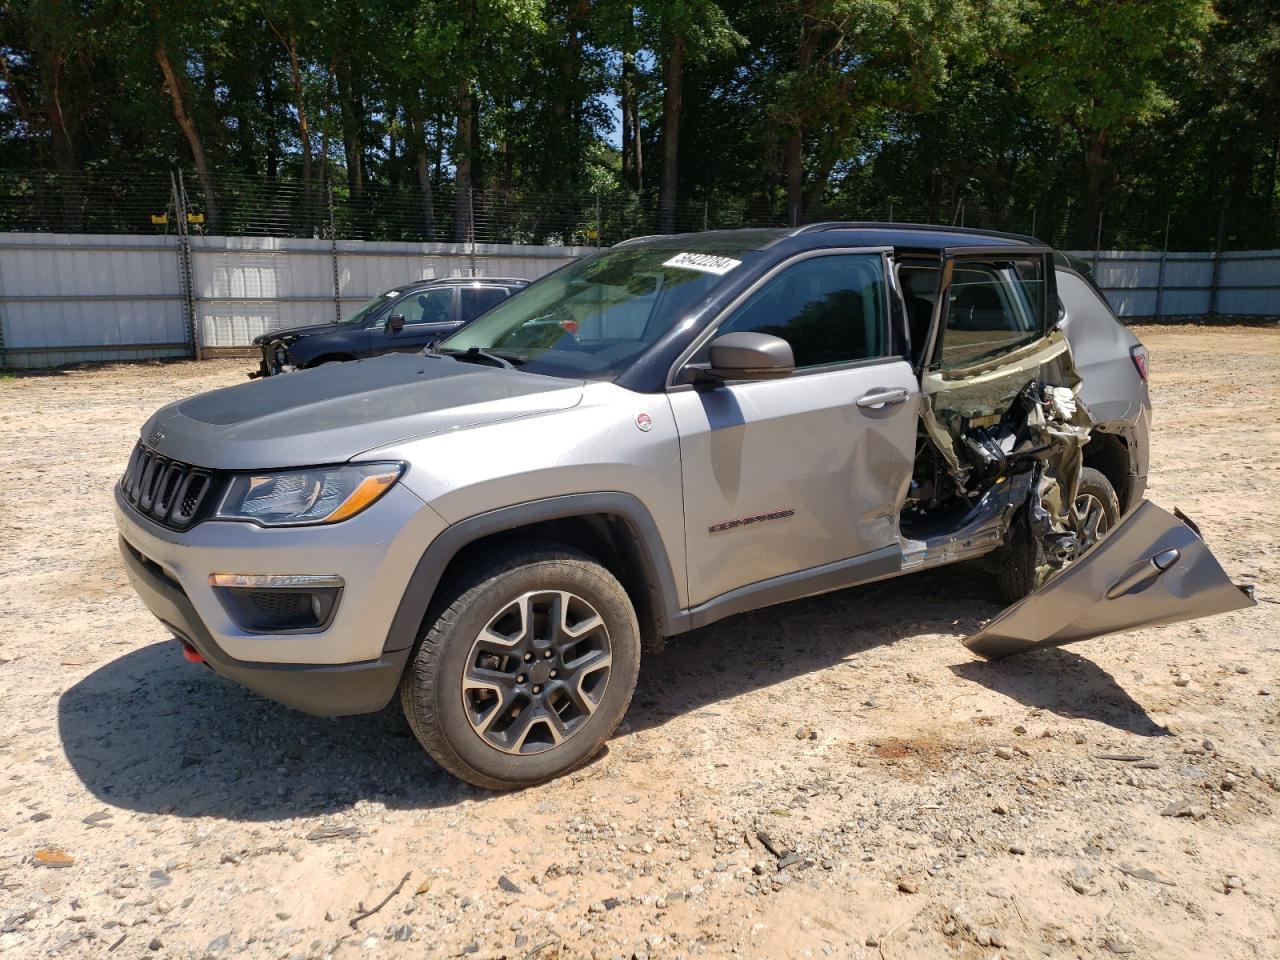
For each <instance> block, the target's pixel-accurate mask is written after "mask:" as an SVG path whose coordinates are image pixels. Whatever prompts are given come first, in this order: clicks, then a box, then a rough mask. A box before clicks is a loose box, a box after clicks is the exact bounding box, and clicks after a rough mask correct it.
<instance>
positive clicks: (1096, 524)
mask: <svg viewBox="0 0 1280 960" xmlns="http://www.w3.org/2000/svg"><path fill="white" fill-rule="evenodd" d="M1074 513H1075V524H1076V534H1077V536H1078V537H1079V540H1080V549H1081V550H1082V551H1083V550H1087V549H1089V547H1091V546H1093V545H1094V544H1095V543H1097V542H1098V538H1099V537H1101V536H1102V535H1103V534H1104V533H1106V532H1107V530H1108V529H1110V527H1111V521H1110V520H1109V519H1108V517H1107V510H1106V506H1105V505H1104V504H1103V502H1102V500H1100V499H1099V498H1098V497H1097V496H1095V495H1094V494H1092V493H1082V494H1080V495H1079V496H1077V497H1076V500H1075V504H1074Z"/></svg>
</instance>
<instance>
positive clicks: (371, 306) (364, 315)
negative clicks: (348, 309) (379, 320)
mask: <svg viewBox="0 0 1280 960" xmlns="http://www.w3.org/2000/svg"><path fill="white" fill-rule="evenodd" d="M398 296H400V291H399V290H388V291H387V292H386V293H380V294H378V295H377V296H376V297H374V298H373V299H372V300H366V301H365V302H364V303H362V304H360V307H359V308H358V309H357V310H356V312H355V313H353V314H352V315H351V316H349V317H343V318H342V319H341V320H339V321H338V322H339V323H340V324H342V325H343V326H355V325H357V324H360V323H363V322H364V321H365V320H367V319H369V317H371V316H372V315H373V314H375V313H377V312H378V310H379V309H380V308H381V307H382V306H383V304H385V303H389V302H390V301H391V300H392V299H393V298H395V297H398Z"/></svg>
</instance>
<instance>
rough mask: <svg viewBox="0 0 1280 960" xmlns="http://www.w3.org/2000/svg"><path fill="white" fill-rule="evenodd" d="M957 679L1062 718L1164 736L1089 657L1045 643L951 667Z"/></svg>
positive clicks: (1113, 679) (1146, 715) (1147, 735)
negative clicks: (1033, 648)
mask: <svg viewBox="0 0 1280 960" xmlns="http://www.w3.org/2000/svg"><path fill="white" fill-rule="evenodd" d="M951 672H952V673H954V674H955V675H956V676H957V677H961V678H963V679H965V680H972V681H973V682H974V683H980V684H982V685H983V686H984V687H986V688H987V689H989V690H994V691H995V692H996V693H1001V694H1004V695H1005V696H1006V697H1010V698H1011V699H1014V700H1017V701H1018V702H1019V703H1022V704H1025V705H1027V706H1029V707H1040V708H1041V709H1043V710H1048V711H1050V712H1052V713H1056V714H1057V715H1058V716H1060V717H1075V718H1083V719H1086V720H1096V721H1097V722H1099V723H1105V724H1106V725H1107V726H1109V727H1114V728H1115V729H1117V730H1123V731H1124V732H1126V733H1133V734H1137V735H1138V736H1140V737H1165V736H1169V731H1168V730H1166V729H1165V728H1164V727H1162V726H1160V725H1159V724H1158V723H1156V722H1155V721H1154V720H1152V719H1151V717H1150V715H1149V714H1148V713H1147V711H1146V710H1145V709H1143V707H1142V705H1141V704H1140V703H1138V702H1137V701H1136V700H1134V699H1133V697H1131V696H1129V694H1128V693H1126V692H1125V691H1124V689H1123V688H1122V687H1121V686H1120V685H1119V684H1118V683H1116V680H1115V677H1113V676H1111V674H1109V673H1107V671H1105V670H1103V669H1102V668H1101V667H1099V666H1098V665H1097V664H1096V663H1094V662H1093V661H1092V660H1087V659H1085V658H1084V657H1082V656H1080V655H1079V654H1076V653H1073V652H1072V651H1070V650H1064V649H1063V648H1061V647H1049V648H1047V649H1044V650H1036V651H1034V652H1031V653H1024V654H1020V655H1018V656H1014V657H1008V658H1006V659H1004V660H996V661H994V662H991V663H988V662H986V661H983V660H970V661H967V662H965V663H958V664H955V665H953V666H952V667H951Z"/></svg>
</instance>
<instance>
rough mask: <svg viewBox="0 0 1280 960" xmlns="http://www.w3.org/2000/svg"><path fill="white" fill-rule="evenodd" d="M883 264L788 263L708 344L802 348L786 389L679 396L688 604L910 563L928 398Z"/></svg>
mask: <svg viewBox="0 0 1280 960" xmlns="http://www.w3.org/2000/svg"><path fill="white" fill-rule="evenodd" d="M885 269H886V257H885V254H884V252H883V251H821V253H820V254H818V255H805V256H803V257H801V258H797V259H795V260H792V261H789V262H788V263H786V264H784V265H782V266H781V267H780V268H779V269H777V270H775V271H774V272H773V273H772V274H770V275H769V276H767V277H766V278H765V279H764V280H763V281H762V282H761V283H759V284H757V285H756V286H755V287H754V288H753V289H752V290H751V291H748V292H747V293H746V294H745V295H744V297H743V298H740V300H739V301H738V302H737V303H736V304H734V305H731V306H730V307H729V308H728V309H727V310H726V311H725V314H724V315H723V316H722V318H721V320H720V322H719V324H718V327H717V328H716V329H715V331H714V332H713V333H711V334H710V335H708V336H707V337H705V338H704V339H703V341H702V345H701V347H700V348H699V350H698V351H697V352H695V353H694V354H693V355H692V356H691V357H690V358H689V361H688V362H689V363H694V364H696V363H699V362H705V359H706V356H705V355H706V353H707V350H708V349H709V348H708V343H709V341H710V339H713V338H714V337H715V336H719V335H721V334H725V333H731V332H738V331H757V332H760V333H768V334H773V335H774V336H778V337H781V338H782V339H784V340H786V341H787V342H788V343H790V344H791V347H792V350H793V352H794V354H795V360H796V371H795V373H794V374H793V375H792V376H791V377H789V378H787V379H784V380H774V381H760V382H750V383H748V382H739V383H726V384H723V385H719V386H701V385H699V386H676V387H673V388H672V390H671V393H670V395H669V396H670V400H671V406H672V409H673V412H674V414H675V421H676V427H677V429H678V431H679V434H680V459H681V468H682V472H683V482H684V506H685V521H686V533H685V543H686V549H687V555H688V576H689V601H690V604H691V605H692V606H697V605H699V604H702V603H705V602H706V601H708V600H712V599H714V598H716V597H718V596H721V595H722V594H725V593H727V592H728V591H731V590H734V589H736V588H738V587H743V586H746V585H748V584H756V583H759V582H760V581H765V580H769V579H771V578H774V577H779V576H783V575H786V574H790V573H797V572H799V571H812V570H813V568H819V567H822V566H824V565H826V564H833V563H837V562H839V561H846V560H849V559H850V558H857V557H878V558H879V560H880V561H881V563H882V565H883V564H887V565H888V566H890V567H892V566H893V565H894V564H896V563H897V562H898V561H899V559H900V553H899V538H898V510H899V507H900V504H901V502H902V499H903V497H904V495H905V493H906V488H907V484H908V482H909V481H910V478H911V466H912V460H913V457H914V451H915V439H916V418H917V402H918V398H919V388H918V385H917V383H916V379H915V376H914V373H913V371H912V369H911V365H910V364H909V363H908V362H907V361H906V360H904V359H902V358H901V357H898V356H891V355H890V350H891V347H890V343H891V340H890V337H889V309H888V306H889V305H888V297H889V291H888V286H887V284H886V282H885Z"/></svg>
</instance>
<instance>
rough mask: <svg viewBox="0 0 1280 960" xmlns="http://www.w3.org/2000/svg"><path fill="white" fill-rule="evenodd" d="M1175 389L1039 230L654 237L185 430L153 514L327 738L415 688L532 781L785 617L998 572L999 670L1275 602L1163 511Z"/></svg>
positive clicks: (164, 548) (163, 603) (163, 569)
mask: <svg viewBox="0 0 1280 960" xmlns="http://www.w3.org/2000/svg"><path fill="white" fill-rule="evenodd" d="M1146 376H1147V355H1146V352H1145V351H1144V350H1143V348H1142V346H1141V344H1140V343H1139V342H1138V341H1137V339H1136V338H1134V337H1133V336H1132V335H1131V334H1130V333H1129V332H1128V331H1127V330H1125V329H1124V328H1123V327H1122V326H1121V325H1120V324H1119V323H1118V322H1117V321H1116V319H1115V318H1114V316H1113V315H1112V314H1111V311H1110V310H1109V309H1108V307H1107V305H1106V303H1105V301H1104V300H1103V299H1102V298H1101V296H1100V295H1099V294H1098V293H1097V291H1096V290H1095V289H1094V287H1093V286H1092V285H1091V283H1090V282H1089V280H1088V279H1087V276H1086V275H1085V274H1084V273H1083V272H1082V271H1080V270H1079V269H1077V268H1076V267H1075V266H1073V264H1072V263H1071V262H1070V261H1068V260H1067V259H1066V258H1064V257H1062V256H1061V255H1058V254H1055V253H1054V252H1053V251H1051V250H1050V249H1048V248H1046V247H1044V246H1042V245H1040V244H1038V243H1037V242H1036V241H1035V240H1033V239H1031V238H1027V237H1019V236H1011V235H1004V234H994V233H983V232H979V231H972V230H963V229H956V228H944V227H918V226H902V225H886V224H845V223H833V224H815V225H810V226H807V227H803V228H799V229H792V230H741V231H726V232H712V233H705V234H696V235H686V236H665V237H655V238H645V239H639V240H633V241H628V242H626V243H623V244H619V245H618V246H615V247H613V248H611V249H608V250H606V251H603V252H601V253H599V254H597V255H595V256H592V257H589V258H586V259H584V260H581V261H578V262H576V263H573V264H571V265H569V266H567V267H565V268H563V269H561V270H559V271H557V272H555V273H553V274H551V275H549V276H547V277H545V278H544V279H542V280H540V281H539V282H537V283H535V284H533V285H532V286H531V287H529V288H528V289H526V290H524V291H522V292H521V293H519V294H518V295H516V296H514V297H512V298H511V299H510V300H507V301H506V302H504V303H502V304H500V305H498V306H497V307H496V308H495V309H493V310H492V311H490V312H489V313H487V314H486V315H485V316H483V317H481V318H479V319H478V320H476V321H475V322H474V323H472V324H470V325H469V326H467V327H465V328H463V329H462V330H460V331H458V332H457V333H455V334H453V335H452V336H451V337H449V338H447V339H446V340H444V341H442V342H441V343H440V344H439V345H438V347H437V348H435V349H433V350H432V351H431V352H429V353H426V354H423V355H419V356H407V355H399V356H387V357H380V358H377V359H372V360H361V361H356V362H354V363H346V364H340V365H337V366H334V367H328V368H325V369H322V370H313V371H304V372H302V373H299V374H297V375H295V376H291V377H288V378H282V379H277V378H270V379H266V380H259V381H256V382H253V383H249V384H242V385H240V386H237V387H231V388H228V389H223V390H218V391H214V392H212V393H208V394H204V395H201V396H197V397H193V398H190V399H187V400H183V401H180V402H178V403H175V404H171V405H170V406H167V407H165V408H163V409H162V410H160V411H159V412H157V413H156V414H155V415H154V416H153V417H152V418H151V419H150V420H149V421H148V422H147V423H146V425H145V426H144V427H143V429H142V437H141V440H140V442H139V443H138V445H137V447H136V448H135V450H134V453H133V456H132V458H131V460H130V462H129V465H128V468H127V469H126V471H125V474H124V477H123V479H122V480H121V481H120V484H119V486H118V487H117V490H116V505H117V508H116V521H117V524H118V527H119V531H120V536H121V539H120V542H121V550H122V554H123V557H124V562H125V565H126V567H127V569H128V572H129V576H130V579H131V580H132V582H133V584H134V586H135V587H136V589H137V590H138V592H139V593H140V594H141V596H142V598H143V599H144V601H145V602H146V604H147V605H148V607H149V608H150V609H151V610H152V611H153V612H154V613H155V614H156V615H157V616H158V617H159V618H160V619H161V620H162V621H163V622H164V623H165V625H166V626H167V627H168V628H169V629H170V630H171V631H172V632H173V633H174V634H176V635H177V637H178V638H179V639H180V640H181V642H182V647H183V650H184V652H185V654H186V656H187V658H188V659H190V660H195V661H198V662H200V661H202V662H204V663H206V664H207V665H208V666H210V667H211V668H212V669H213V670H214V671H216V672H217V673H220V674H222V675H223V676H226V677H228V678H230V679H232V680H235V681H237V682H239V683H241V684H243V685H245V686H247V687H249V688H251V689H253V690H255V691H258V692H260V693H262V694H264V695H266V696H268V697H272V698H274V699H276V700H279V701H280V702H282V703H285V704H288V705H291V706H294V707H297V708H299V709H302V710H305V711H308V712H311V713H316V714H322V715H329V714H349V713H359V712H366V711H374V710H379V709H381V708H382V707H384V706H385V705H386V704H387V703H388V702H389V701H390V699H391V698H392V697H393V696H394V695H395V694H396V692H397V691H398V692H399V696H400V700H401V704H402V706H403V709H404V711H405V713H406V715H407V717H408V719H409V722H410V725H411V726H412V728H413V730H414V732H415V733H416V735H417V737H418V738H419V740H420V741H421V742H422V744H423V746H424V747H425V748H426V749H427V751H428V752H430V754H431V755H432V756H433V757H434V758H435V759H436V760H437V761H438V762H439V763H440V765H441V766H443V767H444V768H445V769H447V770H449V771H451V772H453V773H454V774H456V775H457V776H459V777H462V778H463V779H466V780H469V781H471V782H472V783H476V784H480V785H482V786H486V787H493V788H510V787H517V786H522V785H526V784H531V783H536V782H539V781H543V780H546V779H548V778H551V777H554V776H557V775H559V774H562V773H564V772H565V771H567V770H571V769H573V768H574V767H576V766H578V765H580V764H582V763H584V762H586V761H587V760H588V759H589V758H590V757H591V756H593V755H594V754H595V753H596V752H597V751H598V750H599V749H600V747H601V746H602V745H603V744H604V742H605V740H606V739H607V738H608V737H609V736H610V734H611V733H612V732H613V730H614V728H615V727H616V726H617V724H618V723H619V721H620V720H621V719H622V716H623V714H624V713H625V712H626V709H627V706H628V703H629V702H630V699H631V695H632V692H633V690H634V688H635V683H636V677H637V672H638V669H639V662H640V656H641V651H642V649H652V648H654V647H657V646H660V645H661V643H662V641H663V640H664V638H666V637H669V636H673V635H676V634H679V633H682V632H685V631H688V630H690V629H693V628H696V627H700V626H703V625H705V624H709V623H711V622H713V621H716V620H719V619H721V618H723V617H727V616H729V615H731V614H735V613H740V612H742V611H746V610H751V609H754V608H757V607H762V606H766V605H769V604H775V603H781V602H784V601H787V600H792V599H796V598H799V597H804V596H809V595H813V594H818V593H823V592H826V591H830V590H837V589H840V588H843V587H849V586H853V585H855V584H862V583H867V582H870V581H875V580H881V579H885V578H888V577H894V576H898V575H900V574H904V573H910V572H913V571H917V570H925V569H930V568H933V567H937V566H941V565H943V564H950V563H955V562H958V561H967V560H972V561H977V562H980V563H985V564H986V565H987V566H988V568H989V570H990V571H991V577H992V582H993V585H994V586H995V587H997V588H998V589H999V590H1000V591H1001V592H1002V593H1003V594H1004V596H1005V597H1006V599H1008V600H1010V601H1013V602H1014V605H1013V606H1012V607H1010V608H1009V609H1008V610H1006V611H1005V612H1003V613H1002V614H1001V615H1000V616H998V617H997V618H995V619H994V620H993V621H991V622H990V623H989V624H988V625H987V627H986V628H985V629H984V630H983V631H982V632H981V633H979V634H977V635H975V636H973V637H969V638H967V639H966V640H965V643H966V644H967V645H968V646H970V647H971V648H972V649H974V650H976V651H977V652H978V653H980V654H982V655H984V656H988V657H996V656H1003V655H1007V654H1010V653H1014V652H1017V651H1020V650H1027V649H1031V648H1035V647H1037V646H1044V645H1056V644H1062V643H1069V642H1072V641H1076V640H1083V639H1086V638H1088V637H1094V636H1099V635H1101V634H1105V633H1111V632H1115V631H1117V630H1124V629H1128V628H1131V627H1135V626H1139V625H1142V624H1151V623H1166V622H1173V621H1176V620H1181V619H1189V618H1192V617H1197V616H1204V615H1208V614H1213V613H1221V612H1226V611H1230V610H1235V609H1238V608H1242V607H1245V606H1248V605H1250V604H1251V603H1252V602H1253V601H1252V598H1251V596H1250V595H1249V594H1248V593H1247V592H1246V591H1245V590H1244V589H1243V588H1239V587H1237V586H1235V585H1233V584H1232V583H1231V582H1230V580H1228V579H1227V577H1226V575H1225V573H1224V572H1223V570H1222V569H1221V567H1220V566H1219V565H1218V564H1217V562H1216V561H1215V560H1214V558H1213V556H1212V555H1211V554H1210V553H1209V551H1208V550H1207V548H1206V547H1205V545H1204V543H1203V541H1202V540H1201V539H1200V537H1199V535H1198V531H1196V529H1195V527H1194V526H1193V525H1192V524H1191V523H1190V521H1188V520H1186V519H1185V518H1181V517H1175V516H1171V515H1170V514H1167V513H1165V512H1164V511H1163V510H1161V509H1159V508H1158V507H1155V506H1154V505H1152V504H1151V503H1149V502H1148V501H1146V500H1144V499H1143V492H1144V489H1145V485H1146V473H1147V458H1148V428H1149V424H1150V412H1151V411H1150V403H1149V399H1148V394H1147V386H1146Z"/></svg>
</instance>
